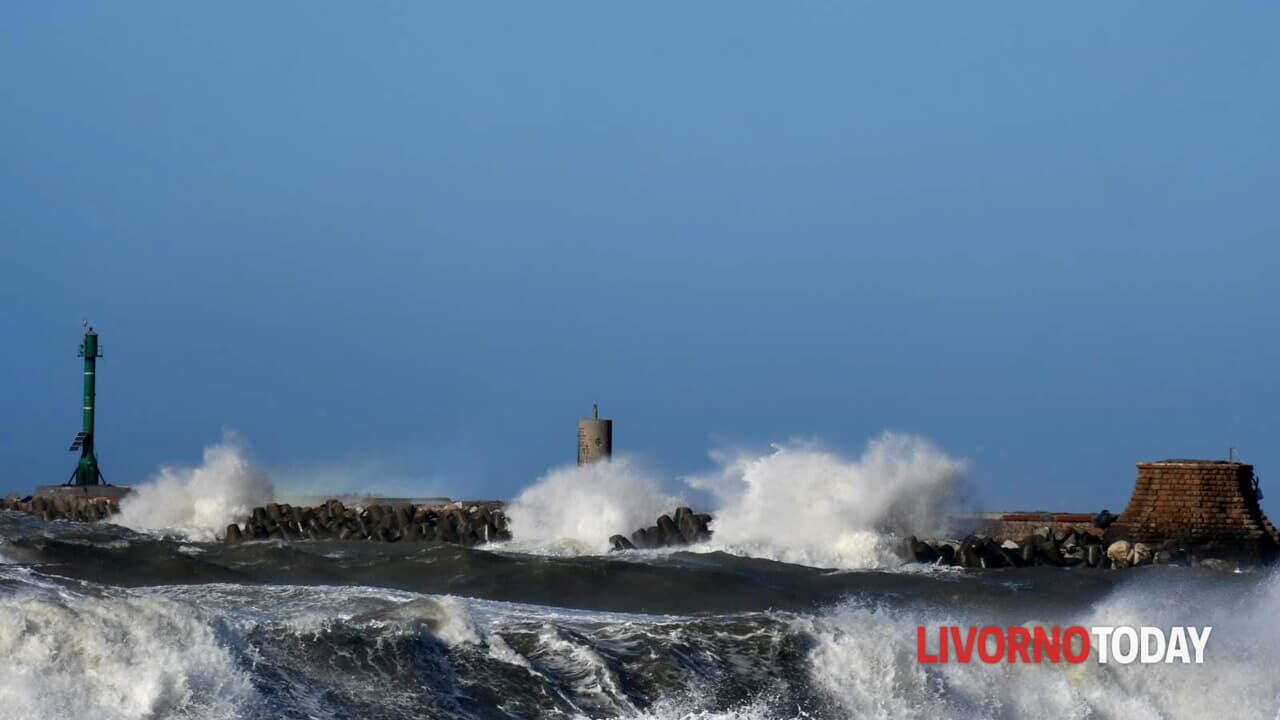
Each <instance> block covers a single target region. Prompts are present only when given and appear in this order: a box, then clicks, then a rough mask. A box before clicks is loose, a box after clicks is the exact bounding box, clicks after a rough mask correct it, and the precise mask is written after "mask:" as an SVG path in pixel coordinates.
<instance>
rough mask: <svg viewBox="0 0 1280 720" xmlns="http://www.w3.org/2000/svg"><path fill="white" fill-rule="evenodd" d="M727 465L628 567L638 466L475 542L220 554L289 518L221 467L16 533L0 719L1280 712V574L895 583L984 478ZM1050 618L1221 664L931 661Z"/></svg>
mask: <svg viewBox="0 0 1280 720" xmlns="http://www.w3.org/2000/svg"><path fill="white" fill-rule="evenodd" d="M716 464H717V468H716V469H715V470H714V471H713V472H711V473H709V474H707V475H706V476H704V477H699V478H689V479H687V480H686V481H685V483H684V484H683V486H682V487H683V488H684V489H685V490H687V491H688V492H690V493H695V492H696V493H703V495H701V496H699V497H704V498H710V499H709V500H706V502H709V503H714V506H715V507H714V513H715V517H716V521H715V525H714V530H715V535H714V536H713V539H712V541H711V542H709V543H706V544H705V545H702V546H694V547H691V548H688V549H683V550H678V551H676V550H670V549H666V550H635V551H624V552H613V553H611V552H608V551H607V547H608V544H607V542H606V539H607V537H608V535H609V534H611V533H614V532H625V531H627V530H628V528H634V527H638V526H640V525H641V524H642V523H643V522H650V521H651V520H652V518H653V517H654V515H655V513H656V512H663V511H669V510H671V509H672V507H673V505H672V503H673V502H680V501H682V500H684V499H685V498H684V497H682V496H681V494H680V493H681V492H684V490H681V491H676V492H674V493H673V492H672V491H671V490H669V489H667V488H668V487H669V486H668V485H664V483H662V482H660V481H659V480H658V479H655V478H654V477H653V476H652V475H650V474H649V473H647V472H646V471H644V470H643V469H642V468H641V467H639V466H638V465H637V464H634V463H632V462H630V461H627V460H626V459H621V460H616V461H614V462H611V463H606V464H599V465H596V466H588V467H586V468H576V467H575V468H564V469H561V470H556V471H552V472H550V473H548V474H547V475H546V476H544V477H542V478H539V479H538V480H537V481H535V482H534V483H532V484H531V485H530V487H528V488H527V489H526V490H524V491H523V492H521V493H520V494H519V495H518V496H517V497H515V498H514V499H513V500H512V501H511V502H510V503H509V505H508V510H509V515H510V517H511V521H512V532H513V535H514V538H513V539H512V540H511V541H509V542H504V543H494V544H490V545H482V546H479V547H460V546H455V545H448V544H442V543H408V542H402V543H379V542H352V541H298V542H286V541H281V540H275V539H273V540H261V541H250V542H241V543H223V542H219V541H218V540H217V538H216V534H217V532H218V531H219V528H220V527H221V526H225V522H227V521H228V518H231V517H234V516H235V515H236V514H237V513H243V512H244V511H245V509H246V508H247V507H249V506H250V505H251V504H252V503H256V502H261V501H262V500H263V499H264V498H269V497H271V496H273V495H274V496H279V494H280V493H279V491H278V490H277V489H276V488H273V487H272V486H271V484H270V482H269V481H268V479H267V478H266V477H265V475H263V474H262V473H260V472H258V471H256V470H255V469H254V468H253V466H252V464H251V463H249V462H248V461H247V460H246V459H245V458H244V456H243V454H242V453H241V452H240V451H239V450H238V449H237V448H235V447H234V446H232V445H225V444H224V445H219V446H216V447H214V448H211V449H210V450H209V451H208V452H206V455H205V461H204V464H203V465H201V466H200V467H195V468H168V469H165V470H163V471H161V472H160V473H158V474H157V476H156V477H155V478H153V479H151V480H150V481H148V482H147V483H145V484H142V485H141V486H139V488H138V490H137V492H136V493H135V495H134V497H133V498H132V499H130V500H129V501H127V502H126V504H125V506H124V508H123V512H122V513H121V514H120V515H119V516H117V517H115V518H113V522H112V523H92V524H89V523H74V522H66V521H60V520H56V521H52V522H45V521H43V520H41V519H39V518H36V517H31V516H28V515H23V514H19V513H13V512H0V717H2V718H12V719H13V720H26V719H28V718H30V719H33V720H34V719H37V718H39V719H47V718H88V717H92V718H97V719H104V720H115V719H125V718H129V719H133V718H192V719H196V718H210V719H212V718H299V719H304V718H388V719H390V718H545V717H566V718H1026V717H1053V718H1081V719H1083V718H1124V719H1125V720H1145V719H1148V718H1150V719H1152V720H1154V719H1157V718H1211V717H1212V718H1220V717H1238V718H1276V717H1280V715H1278V708H1280V673H1277V672H1276V670H1275V668H1276V667H1277V665H1278V664H1280V649H1278V647H1280V624H1277V623H1276V622H1275V612H1276V609H1277V608H1278V607H1280V577H1278V576H1277V575H1276V574H1275V573H1274V572H1272V571H1266V570H1256V571H1251V572H1230V571H1223V570H1221V569H1217V570H1210V569H1206V568H1198V567H1174V566H1151V567H1143V568H1135V569H1130V570H1126V571H1102V570H1088V569H1079V568H1067V569H1062V568H1026V569H1005V570H990V571H962V570H957V569H952V568H935V567H931V566H926V567H922V566H918V565H904V564H902V562H901V560H900V559H899V558H898V557H897V555H896V548H898V547H899V546H900V545H901V539H902V533H903V532H905V531H907V530H909V529H915V528H924V527H925V526H927V525H928V523H930V522H933V521H936V520H937V518H938V517H940V516H936V515H937V514H938V513H945V512H947V509H948V508H947V503H946V502H944V500H945V499H946V498H950V497H954V496H955V494H956V492H957V488H956V484H957V483H961V482H963V478H964V475H965V472H966V469H965V466H964V464H963V463H959V462H956V461H953V460H951V459H949V458H947V457H946V456H945V455H942V454H941V453H939V452H937V451H936V450H934V449H933V448H931V447H930V446H928V445H927V443H924V442H923V441H920V440H918V439H914V438H904V437H898V436H884V437H882V438H879V439H877V440H875V441H873V442H872V443H871V444H870V445H869V446H868V448H867V450H866V452H865V453H864V454H863V455H862V456H861V457H856V458H844V457H841V456H840V455H838V454H834V453H831V452H827V451H823V450H821V449H818V448H814V447H809V446H802V445H787V446H779V447H776V448H774V449H772V450H771V451H770V452H767V453H761V454H754V455H752V454H726V455H723V456H720V457H718V458H717V460H716ZM935 500H937V502H934V501H935ZM931 515H935V517H930V516H931ZM1035 624H1043V625H1064V626H1065V625H1085V626H1090V625H1121V624H1132V625H1156V626H1164V627H1168V626H1173V625H1199V626H1206V625H1208V626H1212V627H1213V635H1212V641H1211V642H1210V644H1209V646H1208V649H1207V654H1206V655H1207V656H1206V658H1205V662H1204V664H1202V665H1181V664H1170V665H1139V664H1133V665H1117V664H1109V665H1101V664H1098V663H1092V662H1086V663H1082V664H1074V665H1073V664H1068V663H1066V662H1063V663H1043V664H1035V665H1026V664H1014V665H1010V664H985V663H980V662H974V663H969V664H958V663H950V664H936V665H924V664H920V663H919V662H918V661H917V655H916V628H917V627H918V626H922V625H923V626H927V627H935V626H938V625H960V626H967V625H1000V626H1016V625H1023V626H1032V625H1035Z"/></svg>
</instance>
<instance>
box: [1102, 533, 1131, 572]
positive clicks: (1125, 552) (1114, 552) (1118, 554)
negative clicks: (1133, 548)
mask: <svg viewBox="0 0 1280 720" xmlns="http://www.w3.org/2000/svg"><path fill="white" fill-rule="evenodd" d="M1129 549H1130V548H1129V542H1128V541H1127V540H1117V541H1115V542H1113V543H1111V545H1109V546H1108V547H1107V559H1108V560H1110V561H1111V567H1115V568H1126V567H1129Z"/></svg>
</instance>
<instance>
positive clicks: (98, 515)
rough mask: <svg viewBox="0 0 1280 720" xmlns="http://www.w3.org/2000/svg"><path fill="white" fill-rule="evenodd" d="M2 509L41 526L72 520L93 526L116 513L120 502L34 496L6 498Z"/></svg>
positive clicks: (104, 499) (72, 496)
mask: <svg viewBox="0 0 1280 720" xmlns="http://www.w3.org/2000/svg"><path fill="white" fill-rule="evenodd" d="M3 509H5V510H13V511H16V512H23V513H26V514H28V515H35V516H37V517H39V518H41V519H43V520H44V521H45V522H49V521H51V520H72V521H75V522H97V521H99V520H106V519H107V518H110V517H111V516H112V515H115V514H116V513H119V512H120V501H119V499H118V498H114V497H85V496H79V495H35V496H31V497H20V496H18V495H9V496H8V497H6V498H5V499H4V505H3Z"/></svg>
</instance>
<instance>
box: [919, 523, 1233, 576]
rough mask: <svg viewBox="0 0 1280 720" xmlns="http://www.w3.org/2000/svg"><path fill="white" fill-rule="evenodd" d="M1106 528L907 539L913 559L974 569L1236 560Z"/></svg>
mask: <svg viewBox="0 0 1280 720" xmlns="http://www.w3.org/2000/svg"><path fill="white" fill-rule="evenodd" d="M1113 537H1114V534H1113V533H1104V531H1103V530H1102V529H1101V528H1089V529H1087V530H1067V531H1055V530H1054V529H1052V528H1049V527H1043V528H1040V529H1038V530H1036V531H1035V532H1033V533H1031V534H1029V535H1027V536H1026V537H1024V538H1022V539H1020V540H1013V539H1009V538H998V537H987V536H983V535H969V536H968V537H965V538H964V539H962V540H920V539H918V538H916V537H914V536H913V537H910V538H908V539H907V542H906V553H907V557H908V561H913V562H917V563H929V564H932V565H948V566H955V567H963V568H970V569H978V568H1021V567H1037V566H1051V567H1083V568H1099V569H1121V568H1129V567H1138V566H1141V565H1201V566H1205V567H1217V568H1225V569H1231V568H1234V567H1236V564H1235V563H1234V562H1231V561H1228V560H1226V559H1222V558H1216V557H1210V556H1204V555H1201V554H1197V553H1195V552H1193V551H1191V550H1189V549H1188V548H1186V547H1184V546H1183V545H1182V544H1180V543H1179V542H1177V541H1175V540H1167V541H1165V542H1162V543H1158V544H1149V543H1143V542H1131V541H1130V540H1127V539H1112V538H1113Z"/></svg>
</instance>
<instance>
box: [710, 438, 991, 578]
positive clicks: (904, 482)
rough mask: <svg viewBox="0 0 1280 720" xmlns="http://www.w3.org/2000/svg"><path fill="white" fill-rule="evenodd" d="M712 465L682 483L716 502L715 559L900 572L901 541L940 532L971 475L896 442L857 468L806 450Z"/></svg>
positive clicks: (935, 454) (737, 456)
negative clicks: (718, 553)
mask: <svg viewBox="0 0 1280 720" xmlns="http://www.w3.org/2000/svg"><path fill="white" fill-rule="evenodd" d="M712 459H713V460H715V461H716V463H717V464H718V465H719V468H718V470H717V471H715V472H713V473H710V474H707V475H701V476H696V477H690V478H687V479H686V480H685V482H687V483H688V484H689V485H690V486H691V487H694V488H699V489H703V490H707V491H709V492H711V493H712V494H713V495H714V496H715V498H716V501H717V507H716V508H715V510H714V511H713V515H714V520H713V522H712V530H713V532H714V536H713V542H712V545H711V546H710V547H711V548H712V549H723V550H727V551H730V552H735V553H738V554H746V555H752V556H756V557H768V558H771V559H775V560H782V561H784V562H794V563H800V564H805V565H816V566H827V567H841V568H872V567H883V566H888V565H896V564H897V563H898V562H899V560H900V558H899V554H898V546H899V545H900V544H901V538H902V537H904V536H905V535H906V534H909V533H917V534H930V533H933V532H937V531H939V530H940V529H941V527H942V525H943V523H944V522H945V518H946V515H947V514H948V512H949V511H950V510H952V509H953V508H954V504H955V502H956V497H957V490H958V489H959V488H960V486H961V485H962V483H963V482H964V480H965V477H966V474H967V470H968V466H967V463H965V462H964V461H960V460H955V459H952V458H951V457H948V456H947V455H946V454H944V453H943V452H942V451H940V450H939V449H937V448H936V447H934V446H933V445H932V444H931V443H929V442H928V441H927V440H924V439H923V438H920V437H916V436H912V435H901V434H895V433H885V434H884V435H881V436H880V437H878V438H876V439H874V440H872V441H871V442H870V443H868V445H867V448H866V450H865V452H863V454H862V456H861V457H859V458H858V459H856V460H852V459H849V458H845V457H843V456H841V455H839V454H837V453H834V452H831V451H827V450H823V449H821V448H819V447H817V446H815V445H813V444H802V443H792V444H787V445H776V446H774V448H773V451H772V452H769V453H767V454H764V455H759V454H751V453H732V454H731V453H724V452H717V453H713V454H712Z"/></svg>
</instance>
